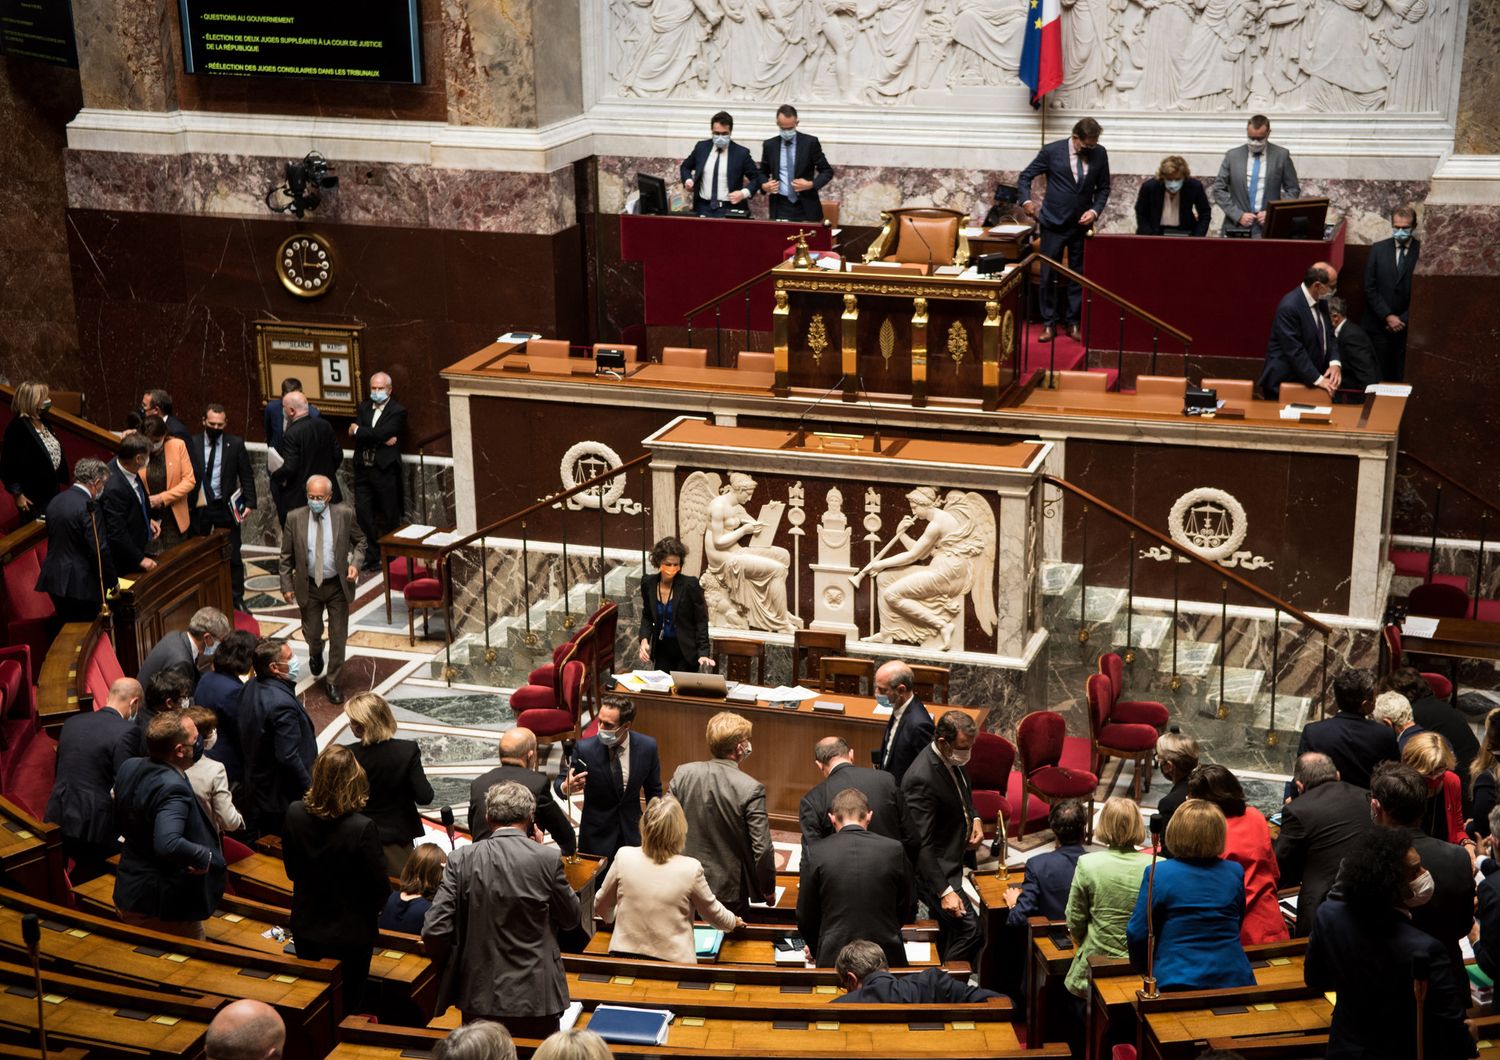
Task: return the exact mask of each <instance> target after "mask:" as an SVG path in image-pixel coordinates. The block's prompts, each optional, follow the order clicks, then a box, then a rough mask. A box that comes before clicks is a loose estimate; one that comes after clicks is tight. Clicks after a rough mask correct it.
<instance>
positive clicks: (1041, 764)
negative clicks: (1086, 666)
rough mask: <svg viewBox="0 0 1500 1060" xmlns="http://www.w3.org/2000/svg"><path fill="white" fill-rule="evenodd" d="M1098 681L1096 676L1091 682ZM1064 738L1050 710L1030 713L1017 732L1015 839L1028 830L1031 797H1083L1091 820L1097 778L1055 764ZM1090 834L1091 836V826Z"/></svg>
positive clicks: (1064, 729)
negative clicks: (1017, 815)
mask: <svg viewBox="0 0 1500 1060" xmlns="http://www.w3.org/2000/svg"><path fill="white" fill-rule="evenodd" d="M1099 677H1100V675H1098V674H1095V675H1094V677H1092V678H1090V680H1093V679H1094V678H1099ZM1101 679H1102V678H1101ZM1106 687H1107V683H1106ZM1067 735H1068V723H1067V721H1066V719H1064V718H1063V716H1062V715H1061V714H1058V713H1056V712H1055V711H1050V710H1038V711H1033V712H1032V713H1030V714H1028V715H1026V716H1025V717H1024V718H1022V719H1021V724H1020V725H1019V726H1017V728H1016V761H1017V762H1018V763H1019V765H1020V770H1021V774H1022V777H1023V778H1024V780H1023V783H1022V786H1021V813H1020V818H1021V819H1020V828H1019V829H1017V835H1018V836H1024V835H1025V834H1026V831H1027V829H1028V828H1029V826H1030V822H1031V815H1030V813H1028V805H1027V804H1028V802H1029V801H1030V797H1031V796H1032V795H1033V794H1035V795H1040V796H1041V797H1042V798H1044V799H1047V800H1049V801H1050V800H1056V799H1081V798H1085V797H1086V798H1087V799H1088V800H1089V821H1090V822H1092V821H1093V819H1094V812H1093V811H1094V789H1095V788H1097V787H1098V786H1099V778H1098V777H1097V776H1095V775H1094V774H1093V773H1090V772H1087V771H1085V770H1081V769H1071V768H1068V767H1066V766H1062V765H1059V764H1058V763H1059V761H1060V760H1061V758H1062V754H1063V747H1064V745H1065V741H1066V740H1067ZM1089 832H1090V835H1092V834H1093V827H1092V823H1091V824H1090V828H1089Z"/></svg>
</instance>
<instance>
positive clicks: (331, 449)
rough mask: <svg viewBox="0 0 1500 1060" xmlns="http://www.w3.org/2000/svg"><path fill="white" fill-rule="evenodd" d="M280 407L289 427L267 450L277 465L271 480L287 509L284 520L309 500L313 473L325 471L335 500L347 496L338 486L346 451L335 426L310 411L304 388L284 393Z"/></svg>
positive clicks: (322, 473)
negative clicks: (303, 392) (271, 447)
mask: <svg viewBox="0 0 1500 1060" xmlns="http://www.w3.org/2000/svg"><path fill="white" fill-rule="evenodd" d="M281 407H282V411H283V413H284V414H285V416H286V431H285V432H284V433H283V434H282V436H281V442H280V444H279V445H277V446H276V448H275V449H272V450H270V451H269V452H268V454H267V460H269V461H270V464H271V465H275V467H274V470H272V471H271V482H272V483H273V484H275V486H276V490H277V493H276V497H277V501H278V505H280V506H281V507H283V508H284V509H285V510H284V511H283V513H282V517H281V521H282V522H283V523H285V522H286V513H287V512H291V511H293V510H295V509H297V508H300V507H302V506H303V505H304V504H306V503H307V501H306V497H305V494H306V489H307V480H308V479H310V478H312V477H313V476H314V475H322V476H323V477H324V478H326V479H328V481H329V482H331V483H333V503H334V504H338V503H340V502H341V501H342V500H343V499H344V495H343V493H342V491H341V490H340V489H339V464H340V463H341V462H342V461H343V459H344V454H343V450H341V449H340V448H339V440H338V437H337V436H336V435H335V434H334V433H333V427H332V426H331V425H330V424H329V423H328V421H327V420H325V419H323V418H322V417H321V416H313V415H312V414H311V413H309V411H308V406H307V397H306V396H305V395H303V394H302V392H301V391H297V390H294V391H292V392H291V393H290V394H287V395H286V396H285V397H283V398H282V399H281ZM272 453H274V454H275V455H274V456H272V455H271V454H272ZM268 466H269V465H268Z"/></svg>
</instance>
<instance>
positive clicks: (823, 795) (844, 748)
mask: <svg viewBox="0 0 1500 1060" xmlns="http://www.w3.org/2000/svg"><path fill="white" fill-rule="evenodd" d="M813 761H814V762H815V763H817V766H818V772H819V773H822V774H823V781H822V783H820V784H818V785H817V786H816V787H814V788H813V789H812V790H811V791H809V792H808V793H807V794H806V795H804V796H802V803H801V805H800V806H799V807H798V810H797V817H798V820H799V821H800V822H801V824H802V847H803V850H804V852H805V851H806V850H808V849H809V848H811V847H812V846H814V845H815V844H816V843H817V842H818V840H820V839H825V838H827V837H828V836H831V835H833V832H834V828H833V822H831V821H830V820H829V819H828V811H829V810H830V809H831V808H832V806H833V797H834V796H835V795H837V794H838V793H839V792H841V791H843V790H844V789H846V788H857V789H858V790H860V791H862V792H863V793H864V796H865V801H866V803H868V805H869V807H870V812H871V813H872V814H873V817H872V820H871V822H870V823H869V824H867V825H866V826H865V827H867V828H869V830H870V831H872V832H874V833H875V834H876V835H881V836H885V837H886V838H887V839H894V840H896V841H898V842H900V843H905V842H906V834H905V832H903V831H902V829H903V828H904V826H905V825H904V820H905V814H906V811H905V808H904V807H903V806H902V804H901V788H900V787H899V786H897V784H896V778H895V777H893V776H891V774H889V773H887V772H885V771H884V770H881V769H867V768H865V767H863V766H857V765H855V764H854V752H853V751H851V750H850V749H849V745H848V744H847V743H845V742H844V740H843V739H842V738H841V737H838V736H827V737H824V738H823V739H821V740H819V741H818V744H817V746H816V747H814V748H813Z"/></svg>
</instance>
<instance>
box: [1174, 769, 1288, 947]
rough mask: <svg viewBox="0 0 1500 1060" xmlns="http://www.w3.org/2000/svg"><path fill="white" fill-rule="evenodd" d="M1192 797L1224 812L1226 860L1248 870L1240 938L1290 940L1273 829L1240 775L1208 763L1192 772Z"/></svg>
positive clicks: (1247, 939) (1250, 941)
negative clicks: (1247, 794)
mask: <svg viewBox="0 0 1500 1060" xmlns="http://www.w3.org/2000/svg"><path fill="white" fill-rule="evenodd" d="M1188 798H1191V799H1204V800H1206V801H1208V802H1211V803H1213V804H1214V805H1215V806H1217V807H1218V808H1219V809H1221V810H1223V811H1224V819H1225V821H1226V823H1227V825H1228V834H1227V836H1226V837H1225V842H1224V859H1225V860H1226V861H1233V862H1237V863H1238V864H1239V865H1240V866H1241V867H1242V868H1243V869H1244V870H1245V919H1244V920H1243V921H1242V922H1241V924H1240V942H1241V943H1242V944H1243V945H1246V946H1248V945H1250V944H1251V943H1252V942H1280V941H1282V940H1284V939H1287V938H1290V937H1291V936H1290V933H1289V932H1288V931H1287V927H1286V921H1285V920H1284V919H1283V918H1282V915H1281V906H1280V905H1279V904H1278V903H1277V901H1276V886H1277V882H1278V881H1279V880H1280V879H1281V869H1280V868H1279V867H1278V866H1277V864H1276V852H1275V851H1274V850H1273V849H1272V848H1271V829H1270V826H1269V825H1267V824H1266V819H1265V817H1264V816H1263V815H1262V814H1261V812H1260V811H1259V810H1257V809H1256V808H1255V807H1254V806H1249V805H1246V803H1245V789H1244V788H1242V787H1240V782H1239V778H1238V777H1236V776H1235V775H1234V774H1233V773H1231V772H1230V771H1229V770H1227V769H1225V768H1224V767H1223V766H1217V765H1203V766H1199V767H1198V768H1196V769H1194V770H1193V771H1192V773H1190V774H1189V775H1188Z"/></svg>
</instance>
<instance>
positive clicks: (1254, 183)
mask: <svg viewBox="0 0 1500 1060" xmlns="http://www.w3.org/2000/svg"><path fill="white" fill-rule="evenodd" d="M1250 212H1251V213H1260V155H1256V156H1255V160H1254V161H1252V162H1251V163H1250Z"/></svg>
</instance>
